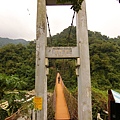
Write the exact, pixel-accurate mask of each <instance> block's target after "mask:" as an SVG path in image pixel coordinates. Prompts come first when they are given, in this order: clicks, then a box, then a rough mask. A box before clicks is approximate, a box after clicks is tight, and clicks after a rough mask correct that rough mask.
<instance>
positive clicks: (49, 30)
mask: <svg viewBox="0 0 120 120" xmlns="http://www.w3.org/2000/svg"><path fill="white" fill-rule="evenodd" d="M46 18H47V25H48V31H49V37H50V43H51V46H52V36H51V32H50V24H49V20H48V15H47V14H46Z"/></svg>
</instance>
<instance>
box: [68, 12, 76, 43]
mask: <svg viewBox="0 0 120 120" xmlns="http://www.w3.org/2000/svg"><path fill="white" fill-rule="evenodd" d="M74 18H75V11H74V13H73V17H72V22H71V26H70V31H69V34H68V37H67V40H68V41H69V39H70V34H71V30H72V26H73V21H74Z"/></svg>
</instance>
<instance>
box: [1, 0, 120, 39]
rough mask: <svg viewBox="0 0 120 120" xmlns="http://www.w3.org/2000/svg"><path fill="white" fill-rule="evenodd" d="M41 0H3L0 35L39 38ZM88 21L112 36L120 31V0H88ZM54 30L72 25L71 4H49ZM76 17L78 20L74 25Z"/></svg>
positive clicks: (92, 27)
mask: <svg viewBox="0 0 120 120" xmlns="http://www.w3.org/2000/svg"><path fill="white" fill-rule="evenodd" d="M36 6H37V0H0V37H7V38H12V39H18V38H22V39H26V40H34V39H35V38H36V9H37V8H36ZM86 7H87V24H88V29H89V30H91V31H97V32H101V34H103V35H107V36H109V37H117V36H118V35H120V4H119V2H118V1H117V0H86ZM47 14H48V17H49V22H50V28H51V34H52V35H55V34H56V33H60V32H61V31H62V30H63V29H65V28H67V27H68V26H70V24H71V21H72V16H73V10H71V9H70V6H62V7H61V6H54V7H53V6H52V7H47ZM75 23H76V19H75V20H74V25H75Z"/></svg>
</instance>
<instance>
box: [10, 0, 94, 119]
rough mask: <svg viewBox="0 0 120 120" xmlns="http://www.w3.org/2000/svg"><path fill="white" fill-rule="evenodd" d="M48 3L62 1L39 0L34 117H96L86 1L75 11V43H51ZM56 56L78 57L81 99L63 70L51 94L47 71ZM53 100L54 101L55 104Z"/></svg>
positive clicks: (55, 3) (63, 57)
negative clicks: (69, 86)
mask: <svg viewBox="0 0 120 120" xmlns="http://www.w3.org/2000/svg"><path fill="white" fill-rule="evenodd" d="M47 5H58V4H57V0H37V24H36V28H37V29H36V75H35V96H36V97H35V99H34V102H35V104H36V106H35V109H36V111H34V112H33V118H32V120H48V119H49V120H53V119H56V120H69V119H71V120H92V106H91V81H90V61H89V44H88V29H87V16H86V4H85V0H84V1H83V2H82V5H81V10H79V11H78V12H74V13H76V39H77V42H76V46H75V47H72V46H68V47H59V46H58V47H54V46H50V47H48V46H47V22H48V19H47V18H48V16H47V14H46V6H47ZM60 5H71V3H70V2H69V3H64V4H60ZM73 18H74V16H73ZM46 20H47V22H46ZM57 27H58V26H57ZM48 29H49V22H48ZM49 31H50V29H49ZM50 36H51V34H50ZM52 58H54V59H61V58H62V59H71V58H73V59H75V60H76V75H77V81H78V100H76V99H75V98H74V97H72V95H71V94H70V93H69V91H68V90H67V88H66V87H65V85H64V83H63V81H62V77H61V76H60V74H59V73H58V74H57V77H56V85H55V90H54V94H53V96H52V97H51V96H50V97H49V98H48V96H47V75H48V69H49V59H52ZM52 101H54V102H52ZM51 103H54V104H53V105H52V104H51ZM53 106H54V107H53ZM48 108H51V109H50V110H51V111H48V112H47V110H48ZM52 116H53V117H52ZM8 120H10V119H8Z"/></svg>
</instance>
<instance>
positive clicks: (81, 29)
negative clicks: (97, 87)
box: [76, 1, 92, 120]
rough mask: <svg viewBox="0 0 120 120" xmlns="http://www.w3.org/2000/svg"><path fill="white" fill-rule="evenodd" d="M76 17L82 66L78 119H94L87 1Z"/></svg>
mask: <svg viewBox="0 0 120 120" xmlns="http://www.w3.org/2000/svg"><path fill="white" fill-rule="evenodd" d="M76 17H77V23H76V31H77V46H78V49H79V55H80V67H79V69H78V73H79V75H78V120H92V107H91V106H92V105H91V80H90V61H89V44H88V29H87V16H86V5H85V1H84V2H83V3H82V10H80V11H79V12H78V13H77V16H76Z"/></svg>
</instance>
